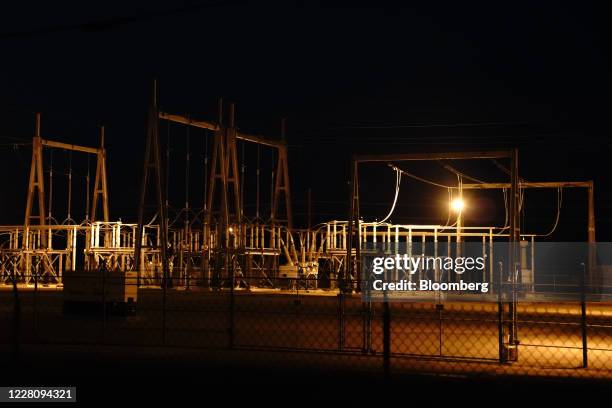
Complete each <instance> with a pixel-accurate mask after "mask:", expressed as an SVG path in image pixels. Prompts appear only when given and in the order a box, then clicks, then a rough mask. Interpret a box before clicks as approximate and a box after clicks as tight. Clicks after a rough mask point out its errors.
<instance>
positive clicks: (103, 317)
mask: <svg viewBox="0 0 612 408" xmlns="http://www.w3.org/2000/svg"><path fill="white" fill-rule="evenodd" d="M100 272H102V342H104V340H105V337H106V260H105V259H103V260H102V262H101V263H100Z"/></svg>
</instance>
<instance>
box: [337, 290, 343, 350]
mask: <svg viewBox="0 0 612 408" xmlns="http://www.w3.org/2000/svg"><path fill="white" fill-rule="evenodd" d="M343 348H344V292H343V291H342V290H340V292H339V293H338V350H342V349H343Z"/></svg>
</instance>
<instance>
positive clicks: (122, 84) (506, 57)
mask: <svg viewBox="0 0 612 408" xmlns="http://www.w3.org/2000/svg"><path fill="white" fill-rule="evenodd" d="M551 5H552V3H551ZM551 5H546V4H539V5H536V6H534V5H529V6H523V5H516V4H513V5H512V7H505V8H502V7H493V6H489V8H487V7H482V6H473V7H468V6H465V5H462V6H460V7H458V6H457V7H452V6H448V5H447V6H445V7H440V8H439V9H432V8H431V7H429V8H428V7H413V8H407V9H397V8H386V9H385V8H371V7H370V8H368V7H357V8H353V9H340V8H324V9H318V8H314V7H307V6H302V5H301V4H300V3H299V2H298V3H294V4H291V5H290V6H280V5H279V4H275V3H274V2H264V4H261V3H253V2H228V4H225V2H221V3H220V4H217V3H214V4H213V5H211V6H209V3H207V2H197V1H195V2H186V3H184V4H183V5H180V6H173V5H170V4H169V3H168V4H165V3H164V2H162V3H159V4H156V5H148V4H146V3H142V4H136V5H130V6H127V5H113V4H109V5H105V6H98V7H97V8H94V9H91V8H89V6H88V8H87V9H85V8H70V9H68V8H66V9H62V10H60V9H58V8H57V6H50V5H49V6H42V7H43V8H42V9H41V8H37V10H38V11H39V13H38V14H37V15H36V16H32V15H30V14H24V11H25V10H23V9H22V10H18V9H16V12H15V14H11V13H7V14H6V15H5V19H7V20H8V21H5V22H3V30H2V33H0V43H1V44H2V47H3V48H4V54H5V55H6V56H10V57H9V58H6V59H5V64H3V67H2V68H0V69H1V70H2V71H3V75H2V77H1V78H2V89H3V94H2V96H1V97H0V107H1V108H2V109H1V111H2V113H0V115H1V117H2V125H0V134H1V135H2V149H1V150H0V155H1V157H2V163H3V164H2V171H3V172H4V174H11V175H12V177H11V178H10V180H9V185H8V186H7V187H5V194H7V195H8V196H11V197H14V199H12V200H10V202H7V200H4V201H3V203H2V208H1V211H2V220H1V221H0V223H2V224H14V223H17V224H18V223H21V222H22V219H23V214H22V213H23V210H22V208H23V204H24V202H25V196H26V187H27V166H28V165H29V159H30V150H29V146H27V145H23V146H21V145H20V146H17V147H16V146H15V143H18V144H19V143H29V142H30V140H31V139H30V138H31V135H32V134H33V129H34V112H36V111H40V112H42V134H43V137H48V138H51V139H54V140H61V141H66V142H69V143H75V144H84V145H90V146H95V145H97V143H98V141H97V132H98V130H97V126H99V125H104V126H105V127H106V147H107V151H108V168H109V176H108V177H109V187H110V193H109V196H110V205H111V218H112V219H119V218H121V219H122V220H124V221H126V222H127V221H134V220H135V215H136V205H137V199H138V197H137V191H138V188H139V186H140V173H141V167H142V159H143V149H144V136H145V124H146V123H145V121H146V108H147V104H148V98H149V88H150V81H151V79H152V78H157V79H158V81H159V94H160V107H161V108H162V109H163V110H166V111H168V112H172V113H180V114H190V115H193V116H194V117H198V118H204V119H209V120H214V119H215V118H216V116H217V98H218V97H223V98H224V100H225V101H226V102H235V103H236V104H237V122H238V126H239V127H240V128H241V129H243V130H245V131H247V132H252V133H257V134H262V135H266V136H267V137H270V138H279V137H280V119H281V117H286V118H287V126H288V129H287V141H288V144H289V166H290V174H291V179H292V180H291V181H292V190H293V203H294V212H295V213H296V218H297V220H298V223H299V224H300V225H305V223H306V212H307V210H306V197H307V190H308V188H311V189H312V196H313V214H314V219H313V221H314V222H321V221H325V220H329V219H334V218H346V214H347V211H348V190H347V187H346V183H347V180H348V162H349V158H350V155H351V154H353V153H360V152H374V151H378V152H381V153H382V152H386V153H389V152H407V151H414V150H421V151H422V150H456V149H463V150H466V149H467V150H472V149H482V148H510V147H518V148H520V149H521V156H520V160H521V168H520V172H521V176H522V177H524V178H525V179H527V180H530V181H548V180H550V181H557V180H590V179H593V180H594V182H595V194H596V217H597V228H598V234H597V235H598V240H609V239H610V238H611V237H610V235H609V233H608V232H607V231H608V230H609V229H610V228H609V227H610V226H612V225H610V224H611V223H612V219H610V218H609V217H608V216H606V215H605V214H606V213H607V212H608V211H609V209H610V208H611V206H610V204H609V203H610V193H609V190H610V188H609V187H610V185H609V183H610V182H609V180H608V179H607V177H606V175H605V166H606V163H607V159H608V157H609V155H610V150H609V149H608V148H607V146H606V143H605V141H606V139H605V136H606V134H607V132H608V130H609V124H608V123H607V122H606V120H605V117H606V115H605V113H606V110H607V109H606V107H607V104H608V102H607V98H606V95H607V94H608V93H609V92H608V90H609V88H610V81H609V78H608V77H607V75H606V72H607V68H608V67H609V56H608V54H607V53H606V52H605V51H604V49H603V38H604V37H605V33H604V32H603V31H604V28H603V25H602V24H600V23H601V21H599V20H598V19H600V18H601V16H600V15H599V14H598V13H597V10H596V9H595V8H589V7H588V6H582V7H581V8H580V9H576V8H573V7H570V6H563V5H558V4H555V7H552V6H551ZM45 7H48V8H49V9H45ZM60 11H61V13H60ZM26 16H27V19H26ZM11 17H12V18H11ZM231 27H234V28H233V29H232V28H231ZM238 28H239V29H238ZM167 131H168V130H167V125H166V123H163V121H162V123H161V124H160V134H161V135H162V141H164V143H165V140H166V137H167ZM186 132H187V131H186V129H185V128H184V127H182V126H180V125H176V124H174V125H171V128H170V137H171V138H173V139H177V140H176V141H174V142H173V143H172V145H173V147H172V151H171V161H172V165H171V166H170V167H171V169H170V172H171V174H170V178H171V180H174V181H175V182H174V183H172V184H171V186H170V190H169V191H170V200H171V205H172V206H173V207H175V208H181V207H182V206H183V201H184V188H183V185H184V180H183V173H184V167H183V166H184V155H185V151H184V149H185V147H184V143H185V141H184V139H185V134H186ZM201 135H202V133H199V132H198V131H197V130H193V129H192V130H190V138H191V146H192V166H193V168H192V169H191V171H190V172H191V181H190V201H191V205H192V206H193V207H201V205H202V200H201V198H200V197H201V196H202V191H201V182H200V180H201V172H202V169H201V166H202V161H203V145H202V142H201V141H198V140H197V139H198V138H199V137H200V136H201ZM239 149H240V147H239ZM246 150H247V151H246V158H247V163H246V166H247V167H246V173H247V180H250V181H251V182H252V181H253V173H254V168H255V160H256V159H255V157H256V152H255V150H254V149H253V148H250V149H249V148H248V147H247V149H246ZM47 154H48V153H47ZM261 154H262V158H261V163H262V164H261V165H262V174H263V173H265V174H266V175H262V177H266V176H267V175H269V170H270V169H271V164H270V162H269V158H266V155H267V154H269V153H268V152H266V151H265V150H262V153H261ZM54 155H55V156H54V166H55V170H54V171H55V172H56V177H55V178H54V190H55V191H54V194H56V197H58V199H57V201H56V202H54V214H57V216H56V218H57V219H58V221H59V222H61V220H62V219H63V218H64V217H65V212H66V204H65V198H64V199H62V198H59V197H61V196H62V195H65V192H66V183H67V181H66V179H65V176H61V175H58V174H60V173H63V172H65V171H66V170H67V168H68V162H69V161H70V157H69V156H68V155H66V154H64V152H57V153H54ZM49 159H50V157H49V156H46V160H47V162H46V163H47V165H48V164H49ZM72 160H73V167H74V172H75V174H77V175H78V174H79V173H80V176H81V181H80V186H79V185H78V184H79V181H78V177H77V178H75V181H74V183H75V186H74V187H73V188H74V189H75V191H74V197H75V198H74V202H73V209H74V211H73V213H77V214H78V213H79V211H80V212H81V214H82V213H83V212H84V211H83V209H82V206H83V204H82V203H80V202H79V200H80V201H83V200H84V194H82V189H83V181H82V176H83V175H84V173H85V171H86V170H85V165H86V161H85V159H84V158H82V157H77V156H76V155H74V156H73V157H72ZM428 166H429V167H428ZM428 166H425V165H424V166H414V165H412V164H406V168H407V169H409V170H413V171H414V172H415V173H416V174H419V175H420V176H423V177H426V178H432V179H434V180H436V181H438V182H441V183H453V182H456V178H455V176H454V175H453V174H451V173H449V172H446V171H444V170H440V166H437V165H436V164H435V163H433V164H430V165H428ZM453 166H455V167H457V168H458V169H459V170H461V171H463V172H465V173H466V174H468V175H470V176H473V177H475V178H478V179H484V180H488V181H499V180H503V178H504V177H505V175H504V174H503V172H500V171H499V169H497V168H496V167H495V166H493V165H492V164H491V163H483V164H481V165H474V164H473V163H468V164H464V163H453ZM198 167H200V168H198ZM266 167H267V168H268V169H266ZM92 171H93V169H92ZM266 171H268V173H266ZM268 177H269V176H268ZM393 183H394V176H393V174H392V172H391V171H390V170H388V169H386V168H384V166H382V168H378V167H377V166H373V168H372V169H371V170H370V169H367V170H364V172H363V183H362V189H364V191H365V190H366V189H367V191H370V192H371V194H370V196H369V197H364V200H363V201H364V202H363V205H364V208H363V210H362V213H363V214H364V216H367V217H368V218H369V219H380V218H382V217H383V216H384V214H386V212H387V211H388V208H389V206H390V203H391V201H392V198H393V191H392V190H393ZM406 183H407V184H404V185H403V187H402V195H401V196H400V198H401V202H400V204H399V205H398V209H397V215H396V217H397V219H398V220H400V221H402V222H417V221H418V220H423V223H431V222H444V218H445V213H444V209H440V202H442V201H443V199H444V194H445V192H444V191H436V190H435V189H433V190H431V189H428V188H425V187H423V186H420V185H418V183H413V182H411V181H408V182H406ZM245 184H246V196H247V198H245V208H247V211H251V212H253V206H254V204H253V202H252V201H253V197H252V195H253V188H252V183H248V182H247V183H245ZM262 184H263V185H264V186H266V184H267V183H266V182H265V181H262ZM79 189H80V190H81V194H80V195H79ZM580 194H581V193H580V192H570V191H567V190H566V196H565V201H564V202H563V211H562V221H561V227H560V229H559V231H558V232H559V239H566V240H570V239H573V238H575V237H576V234H579V233H582V231H584V230H583V224H585V223H586V220H585V218H586V195H584V194H583V195H580ZM262 196H263V197H267V196H269V192H266V191H265V187H262ZM415 196H418V197H419V199H417V200H414V199H413V198H411V197H415ZM530 196H531V197H533V198H531V197H530ZM249 197H250V199H249ZM529 198H531V199H529ZM483 200H484V201H485V203H484V205H485V206H486V207H487V208H486V210H487V211H486V212H487V214H484V215H483V214H474V215H473V217H472V218H473V221H474V222H491V223H499V222H503V211H504V209H503V201H501V199H500V194H497V196H495V195H494V194H493V195H486V194H485V195H484V198H483ZM269 201H270V200H269V199H264V198H262V200H261V205H262V211H264V212H265V211H269V210H266V203H268V208H269ZM526 203H527V204H526V217H527V220H526V223H527V224H529V226H528V227H527V229H528V230H531V231H536V232H542V231H546V230H548V228H549V227H550V226H551V225H552V224H553V223H554V219H555V213H556V192H554V191H550V192H548V193H546V192H542V193H533V195H532V193H529V194H528V195H527V201H526ZM489 207H492V208H489ZM468 216H469V214H468ZM73 218H75V217H73ZM500 218H501V221H500ZM436 220H438V221H436ZM468 221H470V219H469V217H468ZM578 239H582V238H578Z"/></svg>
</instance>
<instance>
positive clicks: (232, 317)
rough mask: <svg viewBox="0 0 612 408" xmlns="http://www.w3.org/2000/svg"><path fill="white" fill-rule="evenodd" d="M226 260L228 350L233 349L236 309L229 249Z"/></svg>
mask: <svg viewBox="0 0 612 408" xmlns="http://www.w3.org/2000/svg"><path fill="white" fill-rule="evenodd" d="M225 257H226V259H225V261H226V262H225V265H226V269H227V268H229V269H230V270H229V271H228V272H229V278H230V279H229V280H230V310H229V330H228V331H229V348H230V349H233V348H234V341H235V340H234V336H235V330H236V329H235V327H234V325H235V308H236V304H235V301H236V299H235V298H234V285H235V279H236V277H235V275H234V263H233V262H234V261H233V259H232V257H231V255H230V252H229V248H228V249H226V255H225Z"/></svg>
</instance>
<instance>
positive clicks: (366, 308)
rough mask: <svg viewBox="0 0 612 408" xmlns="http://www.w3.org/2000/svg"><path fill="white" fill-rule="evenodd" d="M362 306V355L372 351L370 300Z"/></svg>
mask: <svg viewBox="0 0 612 408" xmlns="http://www.w3.org/2000/svg"><path fill="white" fill-rule="evenodd" d="M362 305H363V353H369V352H370V351H371V350H372V301H371V300H370V299H368V300H366V301H365V302H363V303H362Z"/></svg>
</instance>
